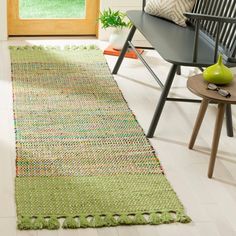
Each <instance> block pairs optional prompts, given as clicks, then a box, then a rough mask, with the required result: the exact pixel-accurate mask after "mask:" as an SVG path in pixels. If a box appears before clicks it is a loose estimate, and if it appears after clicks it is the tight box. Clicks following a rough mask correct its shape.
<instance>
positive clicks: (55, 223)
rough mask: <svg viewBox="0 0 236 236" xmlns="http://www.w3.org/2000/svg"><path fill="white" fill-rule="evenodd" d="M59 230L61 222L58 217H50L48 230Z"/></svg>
mask: <svg viewBox="0 0 236 236" xmlns="http://www.w3.org/2000/svg"><path fill="white" fill-rule="evenodd" d="M59 228H60V222H59V220H58V219H57V217H56V216H52V217H50V218H49V220H48V225H47V229H51V230H54V229H59Z"/></svg>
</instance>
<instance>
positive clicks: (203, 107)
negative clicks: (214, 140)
mask: <svg viewBox="0 0 236 236" xmlns="http://www.w3.org/2000/svg"><path fill="white" fill-rule="evenodd" d="M208 103H209V100H207V99H203V100H202V102H201V106H200V109H199V112H198V115H197V119H196V122H195V125H194V128H193V133H192V136H191V139H190V142H189V145H188V148H189V149H192V148H193V145H194V143H195V141H196V138H197V135H198V132H199V129H200V127H201V124H202V121H203V118H204V116H205V113H206V109H207V106H208Z"/></svg>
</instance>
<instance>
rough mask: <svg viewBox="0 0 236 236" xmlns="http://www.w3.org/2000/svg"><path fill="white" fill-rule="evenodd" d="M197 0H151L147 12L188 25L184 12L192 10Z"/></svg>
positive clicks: (178, 23)
mask: <svg viewBox="0 0 236 236" xmlns="http://www.w3.org/2000/svg"><path fill="white" fill-rule="evenodd" d="M195 2H196V0H149V1H148V2H147V4H146V6H145V9H144V10H145V12H146V13H148V14H150V15H154V16H159V17H163V18H165V19H168V20H171V21H173V22H174V23H176V24H177V25H181V26H183V27H186V23H185V22H186V17H185V16H184V15H183V13H184V12H191V11H192V9H193V6H194V4H195Z"/></svg>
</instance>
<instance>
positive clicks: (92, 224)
mask: <svg viewBox="0 0 236 236" xmlns="http://www.w3.org/2000/svg"><path fill="white" fill-rule="evenodd" d="M60 218H64V222H63V223H62V228H64V229H77V228H98V227H111V226H117V225H145V224H151V225H159V224H169V223H173V222H179V223H189V222H191V219H190V218H189V217H188V216H187V215H185V214H184V213H183V212H173V211H163V212H152V213H146V212H145V213H141V212H138V213H135V214H132V213H128V214H107V215H99V214H96V215H94V216H92V215H88V216H86V215H79V216H66V217H56V216H51V217H43V216H38V217H30V216H21V217H19V220H18V224H17V227H18V229H20V230H40V229H49V230H56V229H59V228H60V227H61V225H60V221H59V219H60Z"/></svg>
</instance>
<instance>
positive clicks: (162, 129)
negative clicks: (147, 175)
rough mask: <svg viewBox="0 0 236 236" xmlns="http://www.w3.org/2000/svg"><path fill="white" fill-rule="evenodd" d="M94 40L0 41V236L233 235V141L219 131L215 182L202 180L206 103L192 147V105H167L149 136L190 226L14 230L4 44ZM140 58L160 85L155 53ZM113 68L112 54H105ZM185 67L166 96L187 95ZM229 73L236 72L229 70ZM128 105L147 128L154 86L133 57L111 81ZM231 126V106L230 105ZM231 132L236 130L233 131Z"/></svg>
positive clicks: (162, 70)
mask: <svg viewBox="0 0 236 236" xmlns="http://www.w3.org/2000/svg"><path fill="white" fill-rule="evenodd" d="M91 43H96V44H98V45H100V46H101V47H104V46H105V44H104V43H102V42H99V41H97V40H92V39H90V40H88V39H86V40H85V39H76V38H63V39H60V38H58V39H56V38H45V39H29V38H28V39H24V38H18V39H11V40H9V41H8V42H0V235H2V236H16V235H17V236H30V235H32V236H80V235H82V236H106V235H108V236H118V235H120V236H133V235H135V236H142V235H148V236H175V235H181V236H185V235H186V236H189V235H193V236H205V235H207V236H220V235H221V236H233V235H236V148H235V147H236V137H235V138H228V137H227V136H226V131H225V128H223V130H222V136H221V141H220V146H219V152H218V159H217V161H216V167H215V171H214V178H213V179H212V180H209V179H208V178H207V175H206V173H207V167H208V161H209V152H210V145H211V139H212V132H213V127H214V120H215V114H216V107H215V106H214V105H211V106H210V108H209V109H208V112H207V115H206V118H205V120H204V123H203V125H202V129H201V130H200V133H199V136H198V139H197V143H196V146H195V150H193V151H190V150H188V148H187V145H188V141H189V138H190V134H191V131H192V128H193V124H194V121H195V118H196V114H197V111H198V108H199V104H186V103H174V102H168V103H167V104H166V106H165V109H164V112H163V115H162V117H161V120H160V123H159V127H158V129H157V130H156V133H155V137H154V138H153V139H151V142H152V144H153V146H154V148H155V150H156V151H157V153H158V155H159V158H160V160H161V163H162V165H163V166H164V169H165V173H166V176H167V178H168V179H169V181H170V183H171V184H172V186H173V188H174V189H175V191H176V192H177V194H178V196H179V197H180V199H181V200H182V202H183V204H184V206H185V207H186V211H187V213H188V215H189V216H191V218H192V219H193V222H192V223H191V224H187V225H184V224H171V225H160V226H129V227H115V228H103V229H81V230H59V231H45V230H43V231H28V232H26V231H18V230H16V213H15V202H14V176H15V162H14V161H15V141H14V127H13V119H12V92H11V78H10V59H9V52H8V49H7V47H8V45H25V44H28V45H32V44H36V45H40V44H44V45H45V44H47V45H62V44H63V45H65V44H66V45H68V44H69V45H72V44H91ZM145 58H146V59H147V61H148V62H149V63H150V64H151V65H152V67H153V68H154V70H155V71H156V73H157V74H158V76H159V77H160V78H161V79H162V81H164V79H165V78H166V75H167V73H168V69H169V66H170V65H169V64H168V63H166V62H165V61H163V60H162V59H161V58H160V56H158V55H157V54H156V53H155V52H153V51H150V52H145ZM107 61H108V64H109V66H110V67H111V68H113V66H114V63H115V61H116V57H112V56H107ZM193 72H194V70H193V69H192V68H190V69H189V68H183V75H182V76H176V79H175V81H174V82H175V83H174V86H173V89H172V94H173V95H179V96H188V97H189V96H193V95H192V94H191V93H190V92H189V91H188V90H187V89H186V77H187V76H188V75H189V74H191V73H193ZM235 72H236V70H235ZM115 79H116V81H117V82H118V85H119V87H120V89H121V90H122V92H123V94H124V96H125V98H126V100H127V102H128V104H129V106H130V108H131V109H132V110H133V112H134V113H135V115H136V117H137V119H138V121H139V123H140V124H141V126H142V127H143V129H144V130H145V132H146V131H147V129H148V127H149V124H150V121H151V118H152V115H153V112H154V109H155V105H156V103H157V100H158V97H159V95H160V89H159V88H158V86H157V84H156V82H155V81H154V80H153V79H152V78H151V76H150V75H149V74H148V72H147V71H146V70H145V69H144V67H143V66H142V64H141V63H140V62H139V61H138V60H132V59H131V60H130V59H125V61H124V64H123V65H122V67H121V69H120V71H119V75H117V76H115ZM233 120H234V127H236V109H235V107H233ZM234 131H235V134H236V130H235V129H234Z"/></svg>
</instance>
